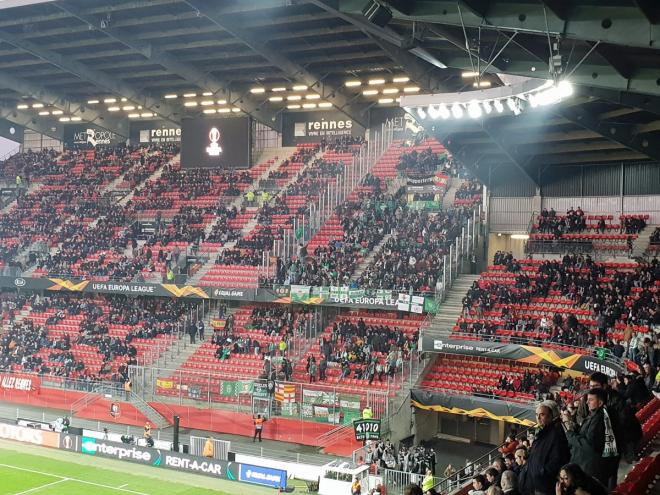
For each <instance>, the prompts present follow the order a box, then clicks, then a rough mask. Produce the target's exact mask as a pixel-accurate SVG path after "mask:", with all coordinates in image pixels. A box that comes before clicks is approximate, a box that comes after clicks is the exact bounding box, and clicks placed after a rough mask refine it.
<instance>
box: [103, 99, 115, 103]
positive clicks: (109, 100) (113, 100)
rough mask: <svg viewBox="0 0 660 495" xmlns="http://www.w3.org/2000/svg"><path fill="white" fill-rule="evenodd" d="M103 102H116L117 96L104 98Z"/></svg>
mask: <svg viewBox="0 0 660 495" xmlns="http://www.w3.org/2000/svg"><path fill="white" fill-rule="evenodd" d="M103 103H117V98H106V99H105V100H103Z"/></svg>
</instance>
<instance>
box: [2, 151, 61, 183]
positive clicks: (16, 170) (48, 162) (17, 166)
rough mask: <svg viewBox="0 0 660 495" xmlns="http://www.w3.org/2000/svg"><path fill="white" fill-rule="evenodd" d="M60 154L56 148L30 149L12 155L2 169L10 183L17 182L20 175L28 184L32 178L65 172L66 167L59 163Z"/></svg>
mask: <svg viewBox="0 0 660 495" xmlns="http://www.w3.org/2000/svg"><path fill="white" fill-rule="evenodd" d="M59 156H60V152H59V151H56V150H54V149H42V150H39V151H32V150H28V151H25V152H23V153H16V154H15V155H12V156H11V157H10V158H9V159H7V160H6V161H4V162H3V163H2V166H1V167H0V169H1V170H2V174H3V177H4V178H5V180H6V181H7V182H8V183H10V184H15V179H16V176H19V177H21V180H22V182H23V183H25V184H26V185H27V184H29V182H30V180H31V179H34V178H40V177H43V176H45V175H57V174H61V173H63V171H64V168H63V167H62V166H61V165H58V163H57V158H58V157H59Z"/></svg>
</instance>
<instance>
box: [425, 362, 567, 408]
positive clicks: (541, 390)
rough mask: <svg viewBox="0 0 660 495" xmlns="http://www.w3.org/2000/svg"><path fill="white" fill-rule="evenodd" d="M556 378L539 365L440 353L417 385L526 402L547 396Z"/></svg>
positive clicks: (457, 392) (430, 388)
mask: <svg viewBox="0 0 660 495" xmlns="http://www.w3.org/2000/svg"><path fill="white" fill-rule="evenodd" d="M558 378H559V375H558V373H555V372H550V371H549V370H548V369H544V368H542V367H538V366H533V365H516V364H511V363H510V362H507V361H505V360H495V359H489V360H485V359H478V358H472V357H452V356H451V355H442V354H441V355H439V356H438V357H437V358H436V360H435V363H434V364H433V366H432V367H431V369H430V370H429V372H428V373H427V374H426V375H425V376H424V378H423V379H422V381H421V382H420V384H421V387H422V388H424V389H429V390H438V391H442V392H445V393H449V394H458V395H477V396H481V397H488V398H494V399H502V400H507V401H510V402H522V403H529V402H531V401H534V400H538V399H540V398H541V397H542V395H543V394H547V393H548V392H549V391H550V387H552V386H554V385H555V384H556V383H557V379H558Z"/></svg>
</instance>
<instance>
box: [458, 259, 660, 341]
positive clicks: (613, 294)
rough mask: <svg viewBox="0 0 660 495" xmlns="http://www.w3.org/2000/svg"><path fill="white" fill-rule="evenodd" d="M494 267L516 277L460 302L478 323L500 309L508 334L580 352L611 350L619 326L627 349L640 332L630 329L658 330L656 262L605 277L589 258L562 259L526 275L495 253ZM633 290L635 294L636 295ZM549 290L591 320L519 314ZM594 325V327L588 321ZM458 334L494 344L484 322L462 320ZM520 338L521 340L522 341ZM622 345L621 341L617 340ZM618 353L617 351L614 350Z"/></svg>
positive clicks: (478, 287)
mask: <svg viewBox="0 0 660 495" xmlns="http://www.w3.org/2000/svg"><path fill="white" fill-rule="evenodd" d="M494 263H495V265H501V266H504V267H505V269H506V271H507V272H510V273H516V274H517V276H516V279H515V283H514V284H513V285H510V284H506V283H499V282H495V281H492V280H486V279H481V280H480V281H477V282H475V283H474V284H473V285H472V287H471V288H470V289H469V290H468V292H467V294H466V296H465V298H464V299H463V314H464V315H466V316H470V315H474V316H477V317H479V318H480V319H483V318H484V315H485V314H486V313H489V312H492V311H493V310H494V309H495V305H496V304H501V305H503V306H502V307H500V310H501V314H498V316H497V320H498V324H499V321H500V320H504V323H503V325H504V328H505V329H506V330H515V331H517V332H529V331H535V332H536V338H538V339H539V340H545V341H550V342H554V343H558V344H567V345H574V346H579V347H584V346H593V345H594V344H595V343H596V342H597V341H600V342H601V343H602V344H606V345H607V346H609V347H612V348H614V343H613V342H612V340H613V339H614V333H615V331H616V325H617V323H623V324H625V326H626V330H625V331H624V333H623V339H622V340H623V343H624V345H625V346H627V347H628V348H632V347H634V346H633V345H632V344H631V343H632V341H633V338H634V337H635V336H636V334H637V333H638V331H634V330H633V327H637V328H638V330H639V327H643V328H646V331H647V332H648V330H649V329H651V328H653V327H657V326H658V325H660V310H658V308H660V296H659V295H658V293H657V291H655V290H654V282H655V280H657V278H658V273H659V270H660V267H658V264H657V260H654V261H653V262H651V263H641V264H639V265H638V266H637V267H636V268H635V269H634V270H631V271H615V272H614V273H611V274H606V269H605V266H604V265H603V264H601V263H595V262H594V261H593V260H592V259H591V257H589V256H581V255H566V256H564V258H563V259H562V260H561V261H559V260H555V261H544V262H543V263H541V264H540V265H539V266H538V270H537V271H535V272H531V273H530V272H525V271H523V269H522V266H521V264H520V263H519V262H518V261H517V260H515V259H514V258H513V256H512V255H511V253H504V252H497V253H496V254H495V256H494ZM632 289H635V292H634V294H633V293H632ZM551 291H558V294H559V295H561V297H563V298H566V299H570V300H571V301H573V305H574V306H575V307H577V308H582V309H584V310H589V311H590V314H591V316H590V319H589V320H585V319H578V317H577V315H576V314H575V313H574V312H570V313H569V314H567V315H563V314H561V313H560V312H555V313H554V315H553V314H552V313H553V311H552V310H551V309H548V314H547V315H542V316H541V315H536V316H532V315H531V314H529V313H527V312H524V311H520V312H519V311H518V310H516V309H514V308H513V306H512V305H514V304H523V305H524V304H530V302H531V300H532V298H533V297H534V298H547V297H549V295H550V292H551ZM593 320H595V325H594V326H595V328H593V327H592V325H591V323H590V322H591V321H593ZM459 330H460V331H461V332H467V333H477V334H481V335H482V336H485V337H487V338H491V339H495V338H496V337H495V330H496V325H495V324H494V323H492V322H489V321H488V319H487V318H486V319H485V320H484V321H483V322H482V321H477V322H474V321H471V322H469V323H468V322H467V321H466V320H465V319H462V320H461V321H460V323H459ZM518 339H519V340H520V339H522V340H524V339H525V338H523V337H518ZM522 340H521V341H522ZM617 340H621V339H617ZM618 352H619V353H621V352H620V351H618Z"/></svg>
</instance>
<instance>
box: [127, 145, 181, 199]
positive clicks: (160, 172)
mask: <svg viewBox="0 0 660 495" xmlns="http://www.w3.org/2000/svg"><path fill="white" fill-rule="evenodd" d="M179 161H181V153H178V154H176V155H174V156H173V157H172V159H171V160H170V161H169V162H167V163H165V164H163V166H162V167H159V168H157V169H156V170H155V171H154V173H153V174H151V175H150V176H149V177H147V178H146V179H144V180H143V181H142V182H140V183H139V184H138V185H137V186H135V187H134V188H133V189H132V190H131V192H129V193H128V194H127V195H126V196H124V197H123V198H122V199H121V200H120V201H119V203H118V204H119V206H126V203H128V202H129V201H130V200H131V199H133V196H135V191H137V190H138V189H141V188H143V187H144V185H145V184H146V183H147V182H148V181H154V180H157V179H158V178H159V177H160V176H161V175H163V170H165V165H172V164H174V163H177V162H179Z"/></svg>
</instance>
